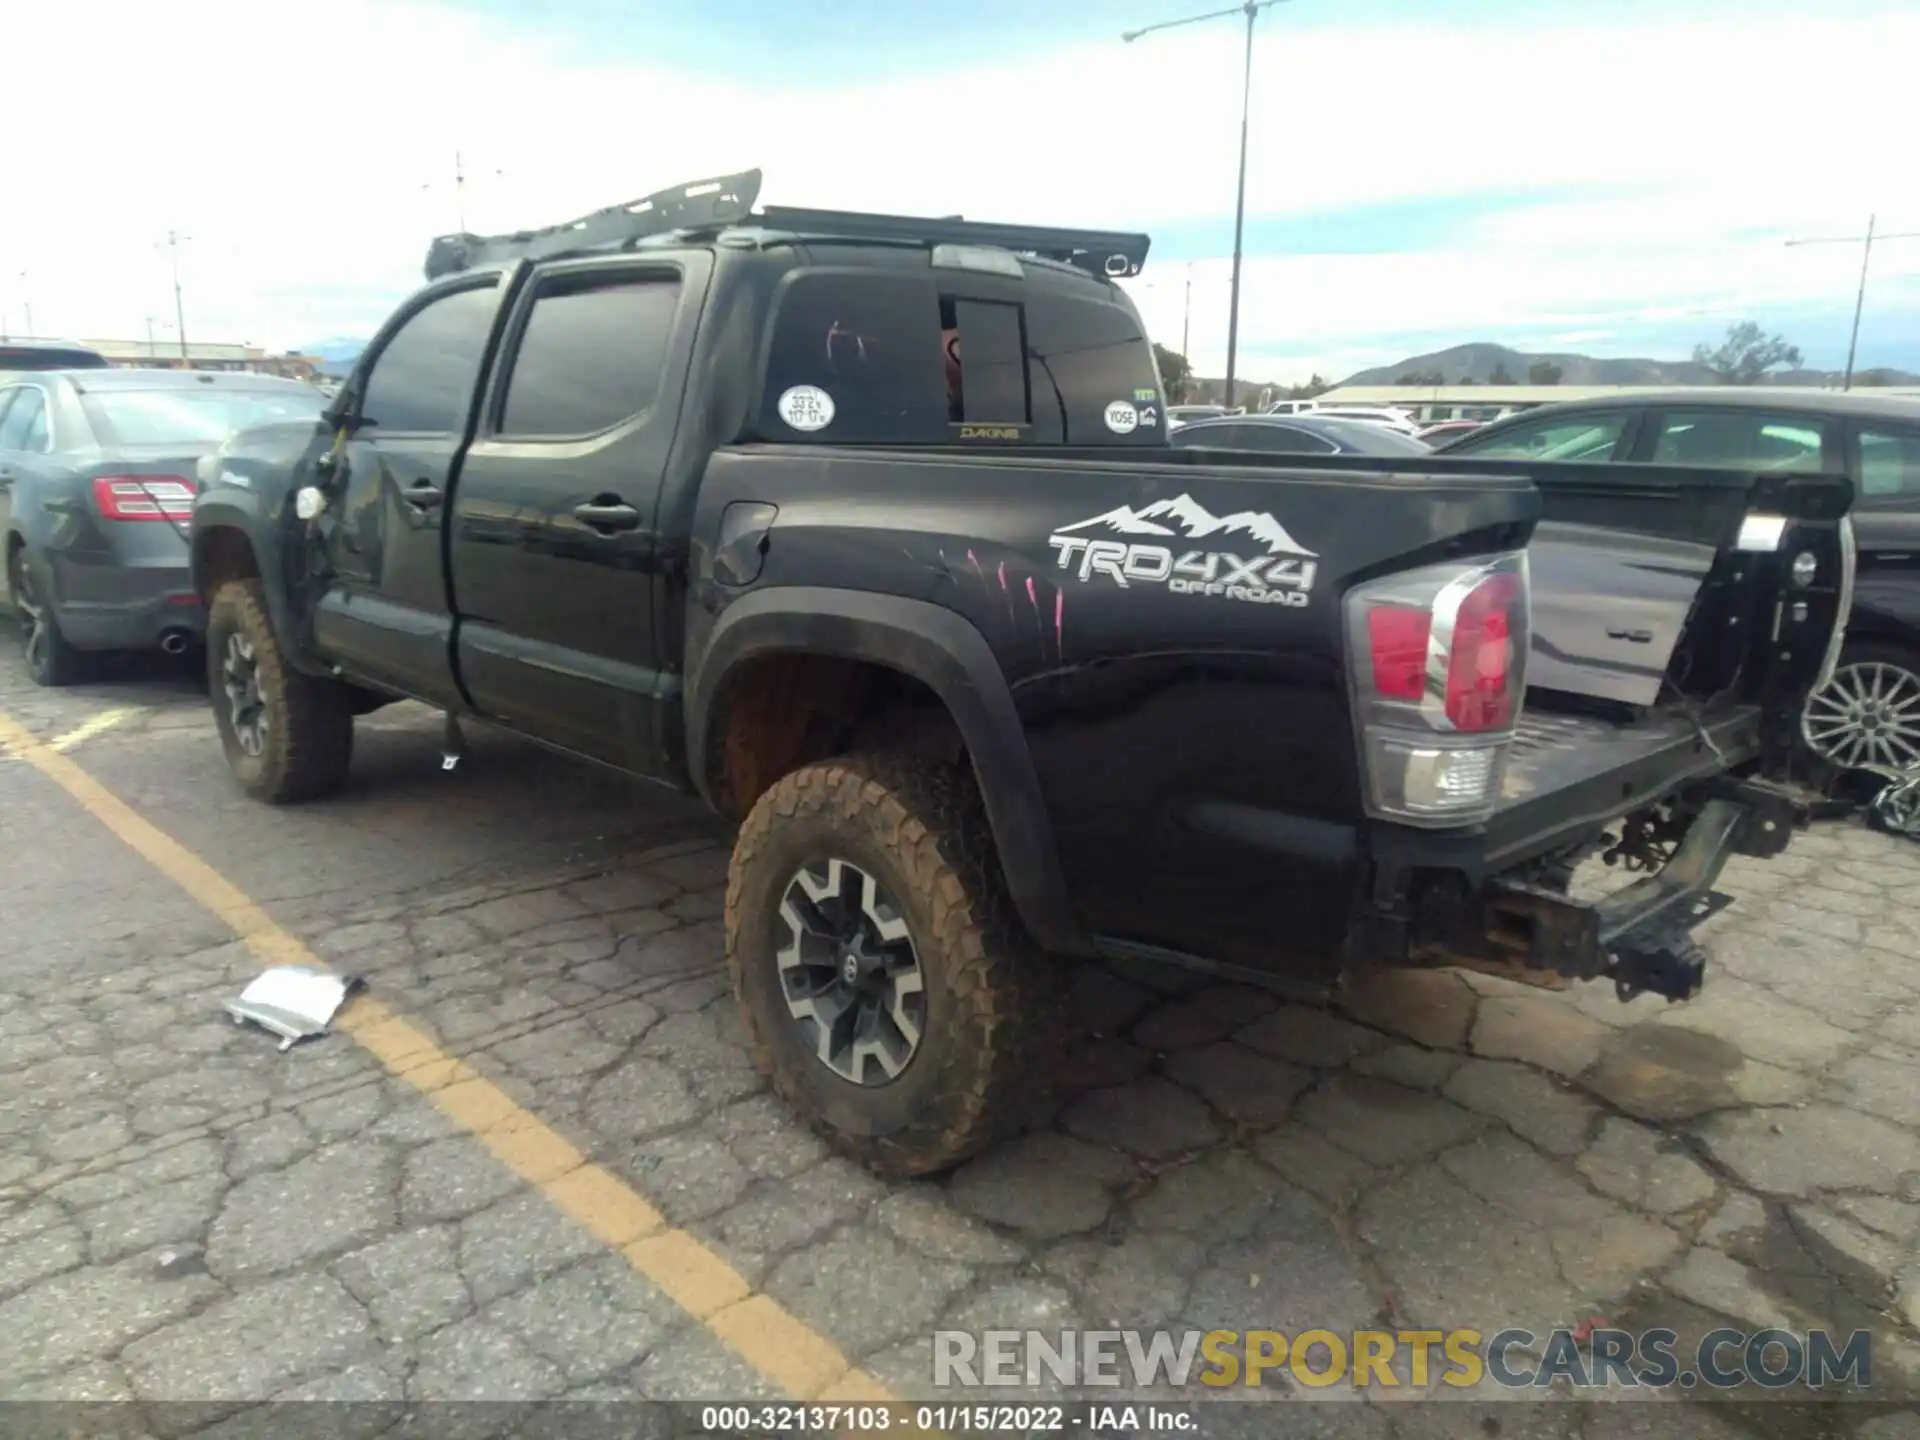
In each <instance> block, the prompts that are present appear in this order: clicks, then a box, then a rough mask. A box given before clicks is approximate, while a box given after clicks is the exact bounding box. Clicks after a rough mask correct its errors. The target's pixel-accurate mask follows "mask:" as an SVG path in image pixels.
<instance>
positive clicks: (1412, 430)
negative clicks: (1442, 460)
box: [1313, 405, 1420, 435]
mask: <svg viewBox="0 0 1920 1440" xmlns="http://www.w3.org/2000/svg"><path fill="white" fill-rule="evenodd" d="M1313 413H1314V414H1315V415H1318V416H1320V417H1321V418H1322V419H1326V420H1358V421H1361V422H1362V423H1364V424H1368V425H1385V426H1387V427H1388V428H1390V429H1393V430H1398V431H1399V432H1400V433H1401V434H1402V435H1413V434H1416V433H1418V431H1419V429H1420V422H1419V421H1417V420H1415V419H1414V418H1413V417H1412V416H1411V415H1409V414H1407V412H1406V411H1404V410H1390V409H1384V408H1383V409H1374V408H1372V407H1370V406H1362V405H1317V406H1315V407H1314V411H1313Z"/></svg>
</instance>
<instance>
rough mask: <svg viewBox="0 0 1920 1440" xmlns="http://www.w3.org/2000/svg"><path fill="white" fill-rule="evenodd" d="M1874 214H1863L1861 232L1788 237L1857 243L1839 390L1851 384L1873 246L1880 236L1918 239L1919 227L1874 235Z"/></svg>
mask: <svg viewBox="0 0 1920 1440" xmlns="http://www.w3.org/2000/svg"><path fill="white" fill-rule="evenodd" d="M1879 218H1880V217H1879V216H1877V215H1869V216H1868V217H1867V233H1866V234H1865V235H1840V236H1827V237H1822V238H1820V239H1815V240H1789V241H1787V244H1788V245H1858V246H1859V247H1860V288H1859V289H1858V290H1856V291H1855V292H1854V296H1853V333H1852V334H1851V335H1849V336H1848V337H1847V372H1846V374H1845V376H1844V377H1843V378H1842V379H1841V381H1840V388H1841V389H1842V390H1851V389H1852V388H1853V358H1854V353H1855V351H1856V350H1857V349H1858V348H1859V345H1860V312H1861V311H1862V310H1864V309H1866V305H1867V269H1868V267H1869V266H1871V265H1872V264H1873V247H1874V243H1875V242H1876V241H1882V240H1920V230H1903V231H1901V232H1900V233H1898V234H1896V235H1876V234H1875V233H1874V226H1875V224H1876V223H1877V222H1878V220H1879Z"/></svg>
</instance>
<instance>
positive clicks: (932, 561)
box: [687, 446, 1537, 967]
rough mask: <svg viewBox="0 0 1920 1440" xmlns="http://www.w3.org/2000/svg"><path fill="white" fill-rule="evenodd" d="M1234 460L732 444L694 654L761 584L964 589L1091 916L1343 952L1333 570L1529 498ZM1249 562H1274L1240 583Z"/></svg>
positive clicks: (1269, 960) (1269, 945)
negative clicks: (715, 561) (724, 519)
mask: <svg viewBox="0 0 1920 1440" xmlns="http://www.w3.org/2000/svg"><path fill="white" fill-rule="evenodd" d="M1232 459H1233V457H1223V456H1218V455H1206V454H1204V452H1180V453H1178V454H1175V453H1172V452H1165V453H1163V454H1162V455H1160V456H1156V457H1154V458H1151V459H1148V458H1144V457H1142V458H1137V459H1131V460H1128V459H1117V458H1116V457H1114V456H1112V455H1111V454H1110V453H1109V454H1107V455H1104V456H1102V455H1098V454H1095V453H1092V452H1078V453H1074V452H1062V451H1059V450H1054V451H1051V452H1048V453H1047V454H1046V455H1045V457H1044V458H1043V457H1041V456H1039V455H1035V454H1031V453H1028V454H1021V453H1013V452H1002V453H991V452H989V453H973V454H965V455H961V454H952V453H943V452H927V451H920V452H886V451H873V450H833V449H828V448H825V447H819V446H808V447H800V446H748V447H740V448H736V449H730V450H723V451H721V452H720V453H718V454H716V455H715V456H714V458H713V460H712V462H711V464H710V466H709V468H708V471H707V476H706V480H705V483H704V485H703V487H702V491H701V499H700V509H699V514H698V516H697V518H696V524H695V532H694V533H695V556H694V583H693V587H692V593H691V596H690V603H689V607H688V616H689V619H688V657H687V663H688V670H689V674H690V675H692V674H693V673H694V672H696V671H697V670H698V668H699V666H700V664H701V656H702V652H703V650H704V649H705V647H706V644H707V642H708V640H709V638H710V637H711V635H712V633H713V631H714V628H715V626H716V625H717V624H719V623H720V621H721V619H722V617H723V616H724V614H725V611H726V610H727V608H728V607H729V605H731V604H733V603H734V602H735V601H737V599H738V598H739V597H740V596H742V595H744V594H748V593H755V592H763V591H769V590H777V589H778V588H780V587H808V586H834V587H841V588H845V589H854V590H861V591H868V592H872V593H875V594H878V595H885V596H895V597H900V598H902V599H906V600H913V601H919V602H924V603H929V604H932V605H937V606H940V607H942V608H944V609H947V610H949V611H952V612H954V613H956V614H958V615H959V616H962V617H964V619H965V620H966V622H967V623H968V624H969V625H970V626H972V627H973V629H974V630H976V631H977V632H978V633H979V634H980V635H981V636H982V637H984V639H985V640H986V642H987V645H988V647H989V648H990V649H991V652H992V655H993V657H994V660H995V661H996V662H997V673H994V674H989V675H978V676H974V677H973V683H975V684H976V685H981V686H990V685H1005V686H1006V687H1007V688H1008V690H1009V691H1010V693H1011V697H1012V701H1013V710H1014V713H1015V714H1016V715H1017V717H1018V719H1017V723H1018V725H1019V727H1020V729H1021V731H1022V736H1021V739H1022V741H1023V742H1024V745H1025V746H1026V748H1027V749H1028V751H1029V752H1030V754H1031V756H1032V759H1033V763H1034V769H1035V773H1036V775H1037V780H1038V784H1039V787H1040V789H1041V792H1042V795H1043V799H1044V806H1043V809H1044V813H1045V815H1046V817H1047V821H1048V823H1049V824H1050V826H1051V829H1052V840H1053V844H1054V845H1055V846H1056V847H1057V851H1058V854H1059V857H1060V864H1061V871H1062V873H1063V875H1064V878H1065V883H1066V886H1067V889H1068V892H1069V895H1070V898H1071V901H1072V904H1073V906H1074V908H1075V910H1076V912H1077V914H1078V916H1079V919H1080V921H1081V923H1082V924H1083V925H1084V926H1085V927H1086V929H1087V930H1089V931H1091V932H1093V933H1095V934H1099V935H1105V936H1112V937H1119V938H1122V939H1126V940H1129V941H1132V942H1136V943H1139V944H1147V945H1153V946H1159V947H1162V948H1165V949H1171V950H1177V951H1181V952H1185V953H1189V954H1196V955H1202V956H1206V957H1208V958H1215V959H1221V960H1225V961H1228V962H1231V963H1238V964H1246V965H1254V966H1261V967H1270V966H1272V965H1273V964H1275V963H1276V954H1277V953H1278V952H1279V951H1280V950H1282V949H1285V948H1286V947H1287V945H1288V944H1289V942H1297V944H1298V945H1299V947H1300V948H1301V949H1302V950H1303V951H1317V952H1322V953H1324V952H1327V951H1328V950H1329V949H1330V947H1332V946H1334V945H1337V943H1338V939H1339V937H1340V935H1341V934H1342V933H1343V932H1344V930H1345V927H1346V920H1347V914H1348V907H1349V905H1350V903H1351V900H1352V884H1353V880H1354V876H1355V874H1356V867H1357V861H1358V856H1359V849H1360V846H1359V834H1358V828H1359V827H1358V821H1359V818H1360V813H1361V808H1360V796H1359V788H1358V780H1357V775H1356V768H1355V760H1354V740H1353V733H1352V722H1351V719H1350V714H1349V709H1348V705H1347V700H1346V692H1345V671H1344V663H1343V658H1342V645H1341V640H1340V599H1341V596H1342V594H1343V592H1344V591H1345V590H1346V589H1347V588H1348V587H1349V586H1350V585H1352V584H1354V583H1356V582H1357V581H1360V580H1363V579H1366V578H1369V577H1371V576H1372V575H1375V574H1379V573H1383V572H1385V571H1387V570H1392V569H1399V568H1403V567H1405V566H1406V565H1408V564H1412V563H1418V560H1419V559H1420V558H1423V557H1424V558H1434V559H1437V558H1440V557H1441V556H1442V555H1444V554H1447V553H1476V552H1478V553H1484V552H1487V551H1491V550H1494V549H1497V548H1502V547H1504V546H1518V545H1524V544H1525V537H1526V533H1527V530H1528V529H1529V528H1530V525H1531V521H1532V518H1533V516H1534V514H1535V512H1536V507H1537V499H1536V497H1535V496H1534V493H1533V491H1532V489H1531V487H1530V486H1529V485H1528V484H1527V483H1526V482H1525V481H1524V480H1518V479H1512V480H1508V479H1493V480H1489V479H1487V478H1485V477H1482V476H1469V475H1462V474H1456V475H1450V476H1435V475H1413V476H1400V475H1395V474H1392V473H1389V472H1385V471H1374V472H1361V471H1356V470H1354V469H1352V468H1347V469H1343V470H1341V471H1338V472H1322V473H1316V472H1315V471H1313V470H1312V469H1309V468H1305V467H1301V468H1288V469H1285V470H1280V469H1276V468H1271V467H1259V468H1255V467H1252V466H1248V465H1246V464H1244V463H1223V461H1227V462H1231V461H1232ZM734 501H752V502H759V503H763V504H769V505H772V506H776V507H778V514H777V517H776V519H775V521H774V524H773V527H772V530H771V532H770V534H769V537H768V542H767V545H766V550H765V561H764V565H763V567H762V569H761V572H760V574H759V576H758V577H757V578H756V579H755V581H754V582H753V583H752V584H751V585H750V586H746V587H733V586H728V585H724V584H721V583H719V582H718V581H717V580H715V579H714V578H713V571H712V565H711V542H712V540H713V537H714V536H715V535H716V534H717V532H718V529H719V526H720V520H721V515H722V512H723V511H724V509H725V507H726V506H727V505H728V504H729V503H731V502H734ZM1095 546H1099V547H1100V548H1099V549H1096V548H1095ZM1208 557H1215V558H1212V559H1209V558H1208ZM1209 566H1211V567H1212V573H1213V574H1214V576H1215V584H1214V586H1213V588H1212V589H1211V590H1210V589H1209V588H1208V587H1207V585H1206V583H1205V576H1206V574H1207V573H1208V567H1209ZM1249 573H1256V574H1259V575H1261V576H1264V577H1265V578H1266V579H1267V580H1268V581H1270V582H1272V583H1269V584H1266V585H1261V586H1255V585H1251V584H1246V583H1240V584H1237V585H1231V584H1229V583H1228V582H1229V581H1230V580H1232V579H1233V577H1235V576H1241V577H1245V576H1247V575H1248V574H1249ZM1276 597H1278V598H1276ZM694 688H698V687H697V683H696V685H695V687H694ZM695 719H696V723H697V720H698V717H695ZM1308 963H1313V962H1308Z"/></svg>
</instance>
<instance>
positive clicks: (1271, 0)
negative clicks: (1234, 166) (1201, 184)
mask: <svg viewBox="0 0 1920 1440" xmlns="http://www.w3.org/2000/svg"><path fill="white" fill-rule="evenodd" d="M1281 3H1283V0H1245V3H1244V4H1240V5H1236V6H1234V7H1233V9H1231V10H1212V11H1209V12H1208V13H1207V14H1205V15H1188V16H1186V17H1184V18H1182V19H1179V20H1163V21H1161V22H1160V23H1159V24H1157V25H1147V26H1143V27H1142V28H1141V29H1138V30H1129V31H1127V32H1126V33H1125V34H1123V35H1122V36H1121V37H1120V38H1121V39H1122V40H1123V41H1125V42H1126V43H1127V44H1129V45H1131V44H1132V43H1133V42H1134V41H1135V40H1138V39H1139V38H1140V37H1141V36H1143V35H1151V34H1153V33H1154V32H1155V31H1157V30H1171V29H1173V28H1175V27H1176V26H1180V25H1197V24H1199V23H1200V22H1202V21H1204V20H1221V19H1224V18H1225V17H1227V16H1228V15H1244V16H1246V17H1247V47H1246V60H1245V62H1244V65H1243V73H1242V75H1241V79H1240V180H1239V184H1238V186H1237V187H1236V189H1235V191H1234V201H1233V280H1232V283H1231V286H1230V288H1231V291H1232V297H1231V298H1230V299H1229V300H1228V302H1227V393H1226V395H1225V397H1224V398H1225V400H1226V403H1227V409H1229V410H1231V409H1233V377H1234V367H1235V362H1236V360H1237V359H1238V357H1239V351H1240V259H1241V237H1242V235H1243V234H1244V233H1245V230H1246V220H1247V116H1248V112H1249V111H1250V110H1251V108H1252V105H1253V22H1254V21H1255V20H1256V19H1257V18H1258V17H1259V15H1260V12H1261V11H1262V10H1264V9H1266V8H1267V7H1268V6H1269V5H1278V4H1281Z"/></svg>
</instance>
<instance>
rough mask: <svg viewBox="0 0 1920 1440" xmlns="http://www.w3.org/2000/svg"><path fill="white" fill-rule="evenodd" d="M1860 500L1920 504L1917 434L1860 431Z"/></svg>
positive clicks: (1917, 432) (1894, 431)
mask: <svg viewBox="0 0 1920 1440" xmlns="http://www.w3.org/2000/svg"><path fill="white" fill-rule="evenodd" d="M1860 498H1861V499H1862V500H1880V501H1889V500H1891V501H1900V500H1904V501H1906V502H1908V503H1909V504H1915V503H1920V430H1870V429H1866V428H1864V427H1863V428H1862V429H1861V431H1860Z"/></svg>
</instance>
